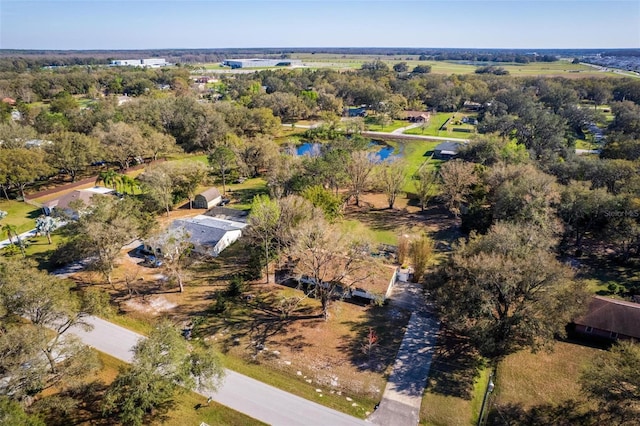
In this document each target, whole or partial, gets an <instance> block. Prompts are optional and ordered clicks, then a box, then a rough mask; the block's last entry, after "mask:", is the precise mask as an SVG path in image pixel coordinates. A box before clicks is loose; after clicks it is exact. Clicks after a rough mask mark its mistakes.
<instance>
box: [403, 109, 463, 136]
mask: <svg viewBox="0 0 640 426" xmlns="http://www.w3.org/2000/svg"><path fill="white" fill-rule="evenodd" d="M466 116H473V114H467V113H460V112H456V113H451V112H438V113H435V114H433V115H432V116H431V119H430V120H429V122H428V123H426V124H425V125H422V126H419V127H414V128H412V129H409V130H406V131H404V132H403V133H405V134H407V135H425V136H440V137H451V138H456V139H469V138H470V137H471V136H472V135H473V134H475V126H473V125H471V124H466V123H462V122H461V120H462V118H463V117H466ZM449 119H450V120H449ZM447 120H449V121H448V122H447ZM459 121H460V124H454V123H457V122H459ZM445 123H446V126H445V127H446V130H445V129H443V130H440V128H441V127H442V126H443V125H444V124H445ZM457 129H464V130H470V131H458V130H457Z"/></svg>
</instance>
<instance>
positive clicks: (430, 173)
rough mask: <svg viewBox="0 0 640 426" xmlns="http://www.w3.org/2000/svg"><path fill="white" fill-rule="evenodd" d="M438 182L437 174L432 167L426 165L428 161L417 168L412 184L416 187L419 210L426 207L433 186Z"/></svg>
mask: <svg viewBox="0 0 640 426" xmlns="http://www.w3.org/2000/svg"><path fill="white" fill-rule="evenodd" d="M437 182H438V174H437V173H436V170H435V169H434V168H432V167H428V163H425V164H423V165H422V167H420V170H418V173H417V176H416V179H415V180H414V185H415V187H416V194H417V195H418V200H419V201H420V210H422V211H424V209H425V207H427V203H428V202H429V199H431V197H432V196H433V192H434V188H435V187H436V185H437Z"/></svg>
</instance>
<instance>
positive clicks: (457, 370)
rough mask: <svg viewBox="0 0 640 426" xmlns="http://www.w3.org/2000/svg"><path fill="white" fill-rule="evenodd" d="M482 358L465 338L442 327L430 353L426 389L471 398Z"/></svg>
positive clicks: (481, 364)
mask: <svg viewBox="0 0 640 426" xmlns="http://www.w3.org/2000/svg"><path fill="white" fill-rule="evenodd" d="M483 365H484V361H483V359H482V357H480V355H479V354H478V353H477V351H476V350H475V349H474V348H473V346H472V345H471V344H470V343H469V341H468V339H466V338H464V337H462V336H458V335H456V334H454V333H452V332H450V331H448V330H447V329H446V328H444V327H443V328H441V329H440V332H439V334H438V342H437V344H436V349H435V352H434V355H433V359H432V364H431V370H430V373H429V380H428V382H427V388H426V389H427V390H428V391H429V392H431V393H437V394H441V395H446V396H454V397H458V398H463V399H467V400H470V399H471V398H472V396H473V386H474V382H475V378H476V376H477V375H478V371H479V369H480V368H481V367H483Z"/></svg>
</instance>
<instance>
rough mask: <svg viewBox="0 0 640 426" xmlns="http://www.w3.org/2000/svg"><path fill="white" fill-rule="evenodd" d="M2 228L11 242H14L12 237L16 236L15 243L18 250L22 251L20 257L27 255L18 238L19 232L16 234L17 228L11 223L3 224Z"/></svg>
mask: <svg viewBox="0 0 640 426" xmlns="http://www.w3.org/2000/svg"><path fill="white" fill-rule="evenodd" d="M2 230H3V231H4V232H5V233H6V234H7V238H8V239H9V242H10V243H11V244H14V242H13V237H14V236H15V237H16V242H15V245H17V246H18V247H19V248H20V252H21V253H22V257H27V253H26V252H25V250H24V243H23V242H22V240H21V239H20V234H18V228H17V227H16V226H15V225H11V224H9V223H7V224H5V225H4V226H3V227H2Z"/></svg>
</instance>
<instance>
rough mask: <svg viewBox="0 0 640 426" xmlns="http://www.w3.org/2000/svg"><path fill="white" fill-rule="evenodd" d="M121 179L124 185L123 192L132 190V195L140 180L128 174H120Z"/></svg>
mask: <svg viewBox="0 0 640 426" xmlns="http://www.w3.org/2000/svg"><path fill="white" fill-rule="evenodd" d="M119 181H120V184H121V185H122V192H124V193H125V194H127V193H129V192H130V193H131V195H133V193H134V192H135V190H136V188H137V187H138V182H136V180H135V179H134V178H132V177H130V176H127V175H120V177H119Z"/></svg>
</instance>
